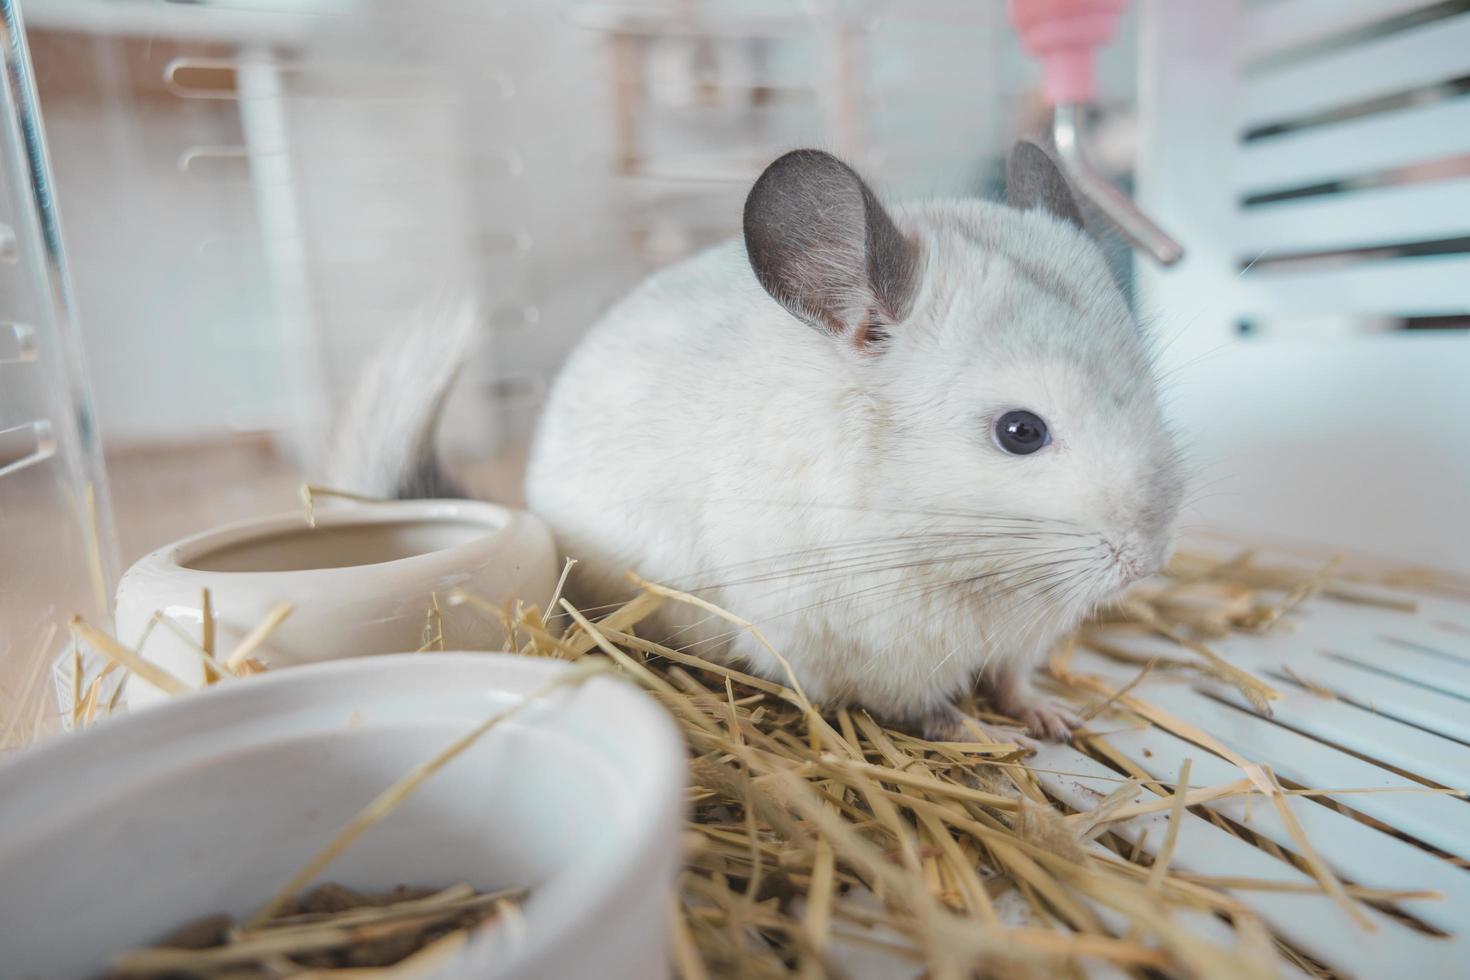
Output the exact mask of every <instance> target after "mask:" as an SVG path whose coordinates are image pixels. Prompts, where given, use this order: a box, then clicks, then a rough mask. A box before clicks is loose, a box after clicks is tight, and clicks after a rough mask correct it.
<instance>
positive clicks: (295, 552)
mask: <svg viewBox="0 0 1470 980" xmlns="http://www.w3.org/2000/svg"><path fill="white" fill-rule="evenodd" d="M557 574H558V568H557V564H556V550H555V545H554V544H553V543H552V539H551V533H550V531H548V530H547V528H546V526H545V525H544V524H543V523H542V522H541V521H540V520H539V519H538V518H536V517H535V516H533V515H531V514H529V513H526V512H525V511H515V510H508V509H506V508H504V507H497V506H495V505H494V504H487V503H482V502H479V501H470V500H404V501H389V502H385V503H381V504H363V505H351V506H345V507H334V508H330V509H328V508H321V509H318V511H317V518H316V527H314V528H313V527H309V526H307V523H306V520H305V518H304V516H303V515H302V514H301V513H300V512H297V513H295V514H286V515H282V516H278V517H269V518H263V519H258V520H250V521H244V522H241V523H238V524H230V525H227V526H225V527H221V528H216V529H214V530H211V531H205V532H203V533H201V534H196V535H193V536H192V537H188V538H185V539H183V540H182V541H177V542H175V543H173V544H171V545H168V546H166V547H163V548H160V549H158V550H157V551H155V552H153V553H152V554H150V555H148V556H147V557H145V558H143V559H141V560H140V561H139V562H138V563H137V564H135V565H134V566H133V567H132V568H130V569H129V570H128V572H127V574H125V575H124V576H123V578H122V581H121V583H119V585H118V589H117V631H118V633H117V635H118V638H119V639H121V640H122V641H123V642H124V643H126V644H128V645H129V646H133V647H136V646H138V644H139V641H140V639H142V637H143V635H144V631H145V630H146V629H147V625H148V621H149V619H150V618H152V616H153V615H154V613H156V612H160V611H161V612H163V613H164V614H165V615H167V616H168V617H170V618H171V619H173V620H174V621H175V622H177V623H178V624H179V625H181V626H182V627H183V628H184V630H185V631H186V632H187V634H188V635H189V636H191V637H193V638H195V640H196V641H197V639H198V638H199V636H200V633H201V626H202V621H203V615H202V613H201V596H202V594H203V590H204V589H206V588H207V589H209V591H210V600H211V604H212V606H213V608H214V614H215V632H216V641H215V642H216V650H217V652H218V653H219V655H220V656H221V657H223V656H224V655H225V654H226V653H228V652H229V650H230V649H231V648H232V647H233V646H234V645H235V644H236V643H238V642H239V641H240V639H241V638H243V637H244V636H245V635H246V634H247V633H248V632H249V631H250V630H251V629H253V628H254V627H255V626H256V625H257V624H259V623H260V622H261V621H262V619H264V618H265V616H266V615H267V614H268V613H269V612H270V610H271V609H272V608H273V607H275V606H276V605H278V604H279V603H281V602H283V601H285V602H291V603H293V604H294V605H295V609H294V611H293V612H292V613H291V615H290V616H289V617H287V619H286V620H285V621H284V622H282V623H281V624H280V626H278V627H277V628H276V630H275V631H274V632H273V633H272V634H271V635H270V638H269V639H268V640H267V641H266V644H265V645H264V646H263V647H262V648H261V649H260V652H259V653H258V654H257V655H256V656H257V657H258V659H260V660H262V661H263V662H264V663H266V665H267V666H269V667H271V668H279V667H290V666H295V665H298V664H305V663H313V662H316V661H321V660H334V659H338V658H341V657H348V656H358V655H362V654H377V653H404V652H407V651H411V650H416V649H418V648H419V647H420V646H422V645H423V643H424V640H425V636H424V634H425V626H426V622H427V618H428V614H429V610H430V608H431V604H432V603H433V601H434V599H435V597H437V601H438V605H439V609H440V610H441V613H442V615H443V629H444V646H445V648H446V649H451V650H455V649H458V650H493V649H498V648H499V647H500V646H501V643H502V641H503V638H504V637H503V632H502V630H501V628H500V626H499V624H498V623H497V622H496V621H495V620H494V619H493V618H490V617H487V616H486V615H485V613H484V612H482V611H477V610H475V609H472V608H469V607H465V606H461V607H458V608H454V607H451V606H450V605H449V602H448V597H449V594H450V593H451V592H452V591H453V590H454V589H456V588H460V589H463V590H464V591H466V592H469V593H472V594H474V595H477V596H481V597H483V598H485V599H487V600H489V601H491V602H493V603H496V604H499V603H502V602H504V601H505V600H508V599H524V600H525V601H527V602H535V603H544V602H546V601H547V600H548V599H549V598H550V597H551V592H552V590H553V589H554V588H555V586H556V576H557ZM142 653H143V655H144V656H145V657H146V658H147V659H149V660H151V661H153V662H154V663H157V664H158V665H159V666H161V667H163V668H164V669H165V670H167V671H168V672H169V673H171V674H173V675H174V676H176V677H177V678H178V679H179V680H181V681H183V682H184V683H185V684H187V685H189V686H191V687H197V686H199V685H200V684H201V683H202V681H203V671H204V667H203V662H202V661H201V659H200V657H199V655H198V652H197V651H196V650H194V649H191V647H190V644H189V643H188V642H187V641H185V640H184V639H183V638H182V637H180V636H178V635H177V634H176V633H174V632H173V631H172V630H169V629H163V628H155V629H154V630H153V631H152V632H151V633H150V634H149V635H148V639H147V643H146V644H144V645H143V649H142ZM126 694H127V698H128V704H129V705H130V706H133V707H137V706H140V705H145V704H151V703H153V702H156V701H158V700H159V699H161V698H162V697H163V696H164V695H163V693H162V692H161V691H159V689H158V688H156V687H154V686H153V685H151V684H149V683H148V682H146V681H144V680H143V679H142V678H141V677H136V676H135V677H132V678H130V679H129V680H128V685H127V691H126Z"/></svg>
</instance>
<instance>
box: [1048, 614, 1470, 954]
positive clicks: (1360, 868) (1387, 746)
mask: <svg viewBox="0 0 1470 980" xmlns="http://www.w3.org/2000/svg"><path fill="white" fill-rule="evenodd" d="M1364 594H1365V595H1369V596H1371V597H1373V598H1375V599H1377V600H1380V601H1379V602H1375V603H1373V604H1369V603H1364V602H1361V601H1344V600H1343V599H1341V598H1333V597H1332V596H1331V595H1330V594H1329V595H1323V596H1319V597H1317V598H1314V599H1313V600H1312V601H1311V602H1308V603H1305V604H1303V605H1302V606H1300V607H1298V608H1297V609H1296V610H1295V611H1294V612H1293V613H1292V614H1291V616H1290V617H1289V619H1287V620H1285V621H1283V622H1281V623H1280V624H1278V626H1277V627H1276V628H1273V629H1271V630H1269V631H1267V632H1265V633H1262V634H1255V635H1242V634H1238V633H1236V634H1231V635H1229V636H1227V637H1224V638H1221V639H1218V640H1213V641H1211V643H1210V648H1211V649H1212V650H1214V651H1215V652H1217V653H1219V654H1220V655H1222V656H1223V657H1224V658H1225V659H1226V660H1227V661H1228V662H1229V663H1231V664H1233V665H1235V666H1237V667H1239V668H1242V669H1243V670H1246V671H1248V672H1250V673H1251V674H1253V675H1255V676H1256V677H1257V678H1260V679H1261V680H1264V681H1266V682H1267V683H1268V684H1270V685H1272V686H1273V687H1274V688H1275V689H1276V690H1277V691H1278V692H1279V693H1280V698H1279V699H1278V700H1274V701H1273V702H1271V712H1270V714H1269V715H1266V714H1262V713H1260V712H1259V711H1257V710H1256V709H1255V708H1253V707H1252V705H1251V704H1250V702H1249V701H1248V700H1247V698H1246V696H1245V695H1244V694H1243V693H1242V691H1241V690H1239V689H1237V688H1234V687H1231V686H1230V685H1227V684H1218V683H1201V682H1200V680H1199V675H1198V674H1194V675H1193V676H1192V677H1191V676H1187V675H1182V674H1179V673H1171V672H1169V671H1167V670H1160V669H1157V667H1158V664H1159V663H1168V661H1169V659H1171V658H1172V659H1176V660H1177V657H1178V654H1179V652H1180V649H1179V647H1178V646H1177V645H1173V644H1169V643H1167V642H1166V641H1162V640H1157V641H1156V640H1151V639H1150V638H1148V637H1147V636H1145V635H1142V634H1141V633H1139V632H1137V631H1133V632H1131V633H1129V632H1120V633H1119V634H1118V635H1117V636H1116V637H1110V638H1109V640H1108V643H1107V644H1106V646H1107V648H1108V655H1104V654H1103V653H1099V652H1097V651H1096V650H1095V649H1087V648H1086V647H1083V648H1079V649H1078V650H1077V651H1076V652H1075V653H1074V654H1073V656H1072V657H1071V659H1070V662H1069V663H1068V664H1067V665H1066V668H1065V669H1066V670H1067V671H1068V672H1070V674H1071V675H1072V676H1073V677H1074V678H1075V679H1076V680H1077V682H1078V683H1079V684H1081V685H1082V686H1084V687H1091V688H1092V689H1093V690H1095V691H1096V693H1097V694H1098V695H1099V696H1107V695H1111V694H1113V693H1116V692H1118V691H1120V690H1123V689H1124V687H1125V686H1126V685H1128V684H1130V682H1133V681H1135V679H1136V678H1138V677H1139V675H1140V666H1139V664H1141V663H1146V662H1147V661H1149V660H1150V659H1151V658H1163V659H1161V660H1156V661H1155V669H1153V670H1150V671H1149V672H1148V673H1147V675H1146V676H1145V677H1144V678H1143V680H1142V681H1140V682H1138V683H1137V684H1136V685H1135V686H1133V687H1132V688H1131V689H1129V690H1127V691H1126V692H1125V693H1124V694H1123V695H1122V696H1121V697H1120V698H1118V699H1117V702H1116V703H1117V704H1118V705H1119V706H1120V707H1122V708H1125V709H1127V710H1128V711H1129V712H1131V713H1132V714H1134V715H1136V716H1139V723H1138V724H1136V725H1133V726H1127V725H1124V726H1123V727H1121V728H1120V727H1118V726H1117V724H1116V723H1114V724H1113V725H1104V724H1102V722H1103V721H1104V719H1099V720H1098V722H1096V723H1094V724H1095V727H1096V728H1097V733H1096V734H1090V735H1086V736H1085V737H1082V738H1079V739H1078V740H1077V742H1076V743H1075V745H1073V746H1062V745H1048V746H1045V747H1043V748H1042V749H1041V751H1040V753H1039V754H1038V755H1037V756H1035V757H1034V758H1032V759H1030V760H1029V763H1030V764H1031V765H1032V766H1033V767H1034V770H1035V771H1037V776H1038V779H1039V780H1040V781H1041V782H1042V783H1043V785H1044V786H1045V787H1046V788H1047V790H1048V792H1050V793H1051V794H1053V795H1054V796H1055V797H1056V798H1057V799H1058V800H1060V801H1061V802H1062V803H1064V804H1066V805H1068V806H1069V807H1072V808H1076V809H1079V810H1086V809H1091V808H1092V807H1093V806H1095V805H1096V804H1097V801H1098V799H1099V798H1100V797H1101V796H1103V795H1106V794H1107V793H1109V792H1111V791H1112V790H1114V789H1116V788H1117V786H1118V779H1119V778H1120V776H1122V775H1127V776H1131V777H1137V778H1141V779H1145V780H1152V781H1154V782H1152V783H1148V784H1146V788H1145V789H1144V790H1142V791H1141V792H1140V793H1139V796H1138V798H1139V799H1149V798H1150V797H1154V796H1167V795H1170V794H1172V793H1174V792H1176V791H1177V787H1178V784H1179V777H1180V772H1181V769H1182V767H1183V766H1184V764H1185V762H1186V760H1187V761H1188V762H1189V763H1190V767H1189V785H1191V786H1195V787H1202V786H1216V785H1220V784H1222V783H1229V782H1231V781H1232V780H1240V779H1241V778H1242V777H1246V778H1250V779H1252V781H1253V782H1255V783H1256V785H1257V786H1258V787H1260V786H1266V787H1269V786H1270V785H1272V776H1271V774H1272V773H1274V777H1275V783H1274V785H1277V786H1280V787H1282V788H1284V789H1285V790H1286V791H1290V790H1292V789H1315V790H1331V789H1337V788H1341V789H1353V790H1356V792H1342V793H1327V794H1325V795H1293V796H1291V797H1290V798H1283V799H1281V801H1280V805H1279V806H1278V805H1273V804H1275V802H1276V801H1274V800H1268V799H1267V798H1266V797H1265V796H1263V795H1259V794H1257V795H1247V796H1236V797H1232V798H1229V799H1221V800H1218V801H1214V802H1209V803H1207V804H1201V805H1198V806H1191V807H1189V808H1188V809H1187V810H1185V811H1184V814H1183V818H1182V820H1181V821H1180V824H1179V826H1178V828H1177V829H1175V830H1174V831H1173V832H1174V833H1176V834H1177V840H1176V841H1175V843H1174V847H1173V850H1172V853H1171V855H1170V861H1171V872H1179V873H1185V874H1189V875H1197V876H1199V880H1200V881H1201V882H1210V883H1212V884H1217V885H1218V884H1222V883H1228V882H1229V881H1230V880H1232V879H1238V880H1240V881H1242V882H1243V883H1244V882H1245V881H1246V879H1251V880H1252V881H1251V882H1250V883H1249V886H1248V887H1243V888H1241V889H1239V890H1235V889H1229V888H1227V890H1228V891H1231V892H1232V893H1233V894H1234V895H1235V897H1237V898H1239V899H1240V900H1242V901H1244V902H1245V903H1247V904H1248V905H1250V906H1251V907H1253V908H1254V909H1256V910H1257V911H1258V913H1259V914H1260V916H1261V918H1262V920H1263V921H1264V923H1265V924H1266V925H1267V926H1268V927H1269V928H1270V929H1271V930H1272V931H1273V932H1274V933H1275V935H1276V937H1277V939H1278V940H1280V941H1281V942H1282V944H1283V945H1284V946H1289V947H1290V948H1291V950H1293V951H1294V953H1295V954H1298V955H1293V954H1291V953H1286V954H1284V955H1285V956H1286V958H1285V959H1283V962H1282V966H1283V971H1284V972H1285V973H1286V974H1287V975H1295V974H1297V973H1299V972H1301V971H1307V972H1319V970H1324V969H1325V970H1326V971H1328V972H1330V973H1332V974H1336V975H1341V976H1364V977H1377V976H1385V977H1386V976H1456V975H1465V973H1466V971H1470V943H1467V940H1466V937H1467V933H1470V801H1467V800H1466V799H1464V798H1462V797H1456V796H1453V795H1447V794H1446V795H1435V794H1431V793H1426V792H1402V790H1406V789H1407V790H1422V789H1423V788H1424V787H1441V788H1446V787H1448V788H1458V789H1464V788H1465V787H1466V786H1467V785H1470V601H1467V600H1466V597H1465V596H1464V595H1461V594H1458V593H1451V594H1446V593H1444V592H1440V593H1439V594H1429V593H1426V592H1418V591H1413V590H1383V589H1377V588H1375V589H1371V590H1370V589H1365V590H1364ZM1411 606H1412V608H1411ZM1133 658H1136V660H1134V662H1131V663H1130V662H1129V660H1130V659H1133ZM1108 727H1111V728H1113V730H1111V731H1102V730H1101V729H1103V728H1108ZM1041 770H1053V771H1054V773H1053V774H1046V773H1044V772H1042V771H1041ZM1060 773H1067V774H1068V775H1060ZM1366 790H1384V791H1385V792H1366ZM1392 790H1400V792H1392ZM1170 819H1171V817H1170V814H1169V813H1168V812H1164V811H1160V812H1156V813H1150V814H1146V815H1142V816H1138V817H1135V818H1133V819H1132V820H1129V821H1127V822H1125V823H1122V824H1119V825H1117V826H1116V827H1115V830H1116V831H1117V832H1118V833H1119V834H1120V836H1121V837H1122V838H1123V839H1124V840H1126V841H1128V842H1131V843H1132V845H1133V846H1135V847H1137V848H1139V849H1140V850H1142V851H1144V852H1146V853H1149V854H1154V855H1157V853H1158V852H1159V849H1160V848H1161V847H1163V846H1164V842H1165V841H1166V840H1167V838H1168V836H1169V834H1170V833H1171V828H1170V827H1169V826H1168V824H1169V821H1170ZM1293 824H1294V825H1295V826H1293ZM1303 842H1306V846H1304V843H1303ZM1312 852H1315V853H1312ZM1319 860H1320V862H1321V863H1323V864H1325V866H1326V868H1327V869H1329V870H1330V871H1331V872H1332V874H1333V875H1334V876H1335V877H1336V878H1337V879H1339V880H1340V881H1341V882H1342V883H1343V884H1344V885H1346V886H1348V887H1352V886H1358V887H1360V888H1364V889H1375V890H1376V889H1383V890H1387V892H1394V893H1399V894H1398V895H1396V897H1395V898H1393V899H1381V900H1366V901H1356V900H1354V901H1350V902H1349V901H1346V900H1344V901H1339V900H1335V899H1334V898H1333V897H1332V896H1331V895H1329V894H1327V893H1326V889H1324V887H1323V885H1322V883H1321V881H1322V875H1321V874H1319V873H1318V870H1319V869H1320V865H1318V864H1316V863H1315V862H1317V861H1319ZM1266 882H1270V883H1275V887H1276V888H1278V889H1279V890H1266V889H1265V888H1263V887H1262V885H1263V883H1266ZM1419 892H1423V893H1426V894H1425V895H1424V897H1422V898H1416V899H1412V900H1411V899H1406V898H1404V897H1403V895H1404V894H1408V893H1419ZM1429 893H1432V894H1429ZM1100 911H1105V910H1100ZM1193 927H1194V928H1195V929H1197V930H1199V931H1200V932H1202V933H1204V934H1206V935H1209V936H1217V937H1219V938H1220V939H1221V941H1222V942H1224V943H1225V944H1227V945H1228V944H1230V943H1229V940H1230V937H1229V926H1228V924H1227V923H1226V922H1225V921H1223V920H1221V919H1215V918H1212V917H1209V916H1206V915H1203V914H1201V915H1200V916H1199V917H1198V919H1197V921H1196V922H1195V923H1194V924H1193Z"/></svg>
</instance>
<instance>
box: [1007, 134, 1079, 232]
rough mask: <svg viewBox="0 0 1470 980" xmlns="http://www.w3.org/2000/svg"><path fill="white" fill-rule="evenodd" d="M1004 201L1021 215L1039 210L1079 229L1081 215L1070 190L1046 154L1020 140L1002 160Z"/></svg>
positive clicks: (1026, 141) (1037, 147) (1035, 146)
mask: <svg viewBox="0 0 1470 980" xmlns="http://www.w3.org/2000/svg"><path fill="white" fill-rule="evenodd" d="M1006 201H1007V203H1009V204H1010V206H1011V207H1013V208H1018V209H1020V210H1022V211H1030V210H1032V209H1040V210H1042V211H1045V212H1046V213H1047V214H1051V215H1054V216H1056V217H1058V218H1061V219H1062V220H1063V221H1066V222H1069V223H1071V224H1072V225H1074V226H1075V227H1077V228H1079V229H1080V228H1082V227H1083V224H1082V212H1081V210H1080V209H1079V208H1078V207H1077V199H1076V198H1075V197H1073V196H1072V188H1071V186H1070V185H1068V183H1067V178H1066V177H1064V176H1063V175H1062V172H1061V170H1060V169H1059V168H1058V167H1057V165H1056V163H1054V162H1053V161H1052V158H1051V157H1050V156H1048V155H1047V153H1046V151H1045V150H1043V149H1042V148H1041V147H1039V146H1037V145H1036V144H1035V143H1032V142H1031V141H1029V140H1021V141H1020V142H1019V143H1017V144H1016V145H1015V146H1014V147H1013V148H1012V149H1011V155H1010V157H1009V158H1007V160H1006Z"/></svg>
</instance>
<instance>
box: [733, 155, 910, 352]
mask: <svg viewBox="0 0 1470 980" xmlns="http://www.w3.org/2000/svg"><path fill="white" fill-rule="evenodd" d="M744 228H745V250H746V255H747V256H748V257H749V259H750V265H751V268H752V270H753V271H754V272H755V275H756V278H757V279H758V280H759V281H760V284H761V285H762V286H763V287H764V288H765V290H766V292H768V293H770V295H771V296H772V297H773V298H774V299H775V300H776V301H777V302H779V303H780V304H781V305H782V306H784V307H786V309H787V310H788V311H790V312H791V313H792V314H793V315H794V316H796V317H798V318H799V319H801V320H804V321H806V322H807V323H809V324H811V325H812V326H815V327H818V328H819V329H822V330H827V331H831V332H832V333H836V334H840V335H843V336H846V337H848V338H849V339H851V340H852V341H853V343H855V344H856V345H857V346H859V347H862V346H865V345H866V344H867V343H869V342H870V341H873V340H875V339H877V335H878V334H881V332H882V331H883V330H884V329H885V328H886V327H888V326H890V325H892V324H896V323H899V322H900V321H902V320H903V319H904V317H906V316H907V315H908V312H909V309H910V307H911V306H912V303H913V297H914V293H915V289H916V287H917V284H918V279H919V274H920V269H919V248H918V245H917V243H916V242H915V241H914V240H913V239H911V238H909V237H907V236H905V235H904V234H903V233H902V232H900V231H899V229H898V227H897V225H895V224H894V222H893V219H892V218H891V217H889V215H888V212H887V211H885V210H884V208H883V205H882V204H881V203H879V201H878V198H877V197H876V196H875V195H874V194H873V192H872V190H871V189H869V187H868V185H867V184H865V183H864V182H863V180H862V178H861V177H859V176H858V175H857V174H856V173H855V172H854V171H853V170H852V168H851V167H849V166H847V164H845V163H843V162H842V161H840V160H838V159H837V158H836V157H834V156H832V155H831V154H830V153H824V152H822V151H821V150H793V151H792V152H790V153H787V154H786V155H784V156H782V157H781V158H780V159H778V160H776V161H775V162H774V163H772V164H771V165H770V166H769V167H767V168H766V170H765V172H764V173H763V174H761V176H760V179H758V180H757V181H756V182H755V186H754V187H752V188H751V190H750V196H749V197H747V198H746V201H745V215H744Z"/></svg>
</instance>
